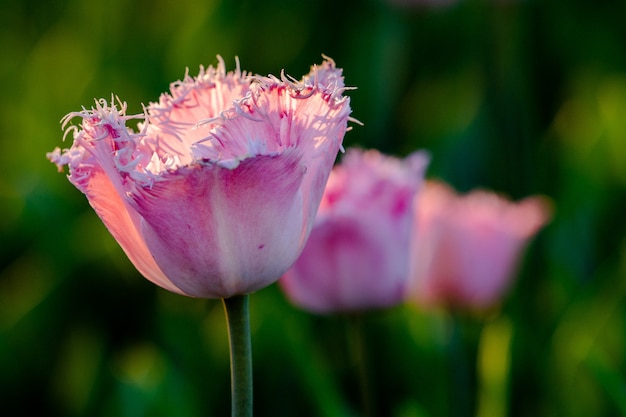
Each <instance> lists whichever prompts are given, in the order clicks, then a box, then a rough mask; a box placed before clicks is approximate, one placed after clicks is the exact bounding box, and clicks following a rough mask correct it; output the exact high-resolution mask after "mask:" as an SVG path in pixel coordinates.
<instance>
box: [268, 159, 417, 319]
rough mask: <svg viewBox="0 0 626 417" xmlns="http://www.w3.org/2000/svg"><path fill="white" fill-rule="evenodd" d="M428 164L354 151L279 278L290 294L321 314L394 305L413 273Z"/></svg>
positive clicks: (337, 172)
mask: <svg viewBox="0 0 626 417" xmlns="http://www.w3.org/2000/svg"><path fill="white" fill-rule="evenodd" d="M427 164H428V157H427V156H426V155H425V154H424V153H414V154H412V155H410V156H409V157H407V158H406V159H404V160H400V159H398V158H393V157H389V156H384V155H382V154H380V153H379V152H377V151H374V150H370V151H367V152H364V151H361V150H357V149H349V150H348V152H347V154H346V155H345V157H344V158H343V161H342V163H341V164H340V165H338V166H336V167H335V168H334V169H333V171H332V173H331V175H330V178H329V180H328V185H327V187H326V191H325V192H324V197H323V198H322V203H321V205H320V210H319V213H318V217H317V219H316V221H315V226H314V228H313V231H312V232H311V236H310V237H309V241H308V242H307V244H306V246H305V248H304V251H303V252H302V255H301V256H300V258H299V259H298V260H297V261H296V263H295V264H294V265H293V267H292V268H291V269H290V270H289V271H288V272H287V273H286V274H285V276H284V277H283V278H282V279H281V280H280V284H281V287H282V289H283V290H284V292H285V293H286V295H287V297H288V298H289V299H290V300H291V301H292V302H293V303H294V304H296V305H298V306H300V307H302V308H304V309H306V310H309V311H312V312H317V313H330V312H338V311H354V310H363V309H370V308H380V307H388V306H391V305H394V304H396V303H398V302H400V301H402V300H403V297H404V290H405V286H406V283H407V281H408V278H409V245H410V236H411V224H412V217H413V200H414V197H415V194H416V192H417V191H418V189H419V187H420V185H421V183H422V181H423V175H424V171H425V169H426V166H427Z"/></svg>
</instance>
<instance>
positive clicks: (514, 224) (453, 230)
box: [411, 181, 550, 309]
mask: <svg viewBox="0 0 626 417" xmlns="http://www.w3.org/2000/svg"><path fill="white" fill-rule="evenodd" d="M415 207H416V211H415V212H416V219H415V224H414V227H415V233H414V246H413V257H412V262H413V267H412V269H413V272H412V282H411V287H412V288H411V293H412V295H413V296H415V297H417V300H418V301H419V302H420V303H421V304H423V305H444V306H447V307H463V308H470V309H484V308H488V307H490V306H492V305H493V304H495V303H497V302H498V301H499V300H500V299H501V298H502V297H503V295H504V293H505V292H506V290H507V289H508V287H509V286H510V284H511V281H512V279H513V278H514V275H515V272H516V267H517V265H518V263H519V258H520V256H521V254H522V251H523V249H524V248H525V246H526V244H527V242H528V241H529V239H530V238H532V237H533V236H534V235H535V234H536V233H537V232H538V231H539V229H540V228H541V227H542V226H543V225H544V224H545V223H546V222H547V221H548V220H549V217H550V206H549V204H548V203H547V201H545V199H544V198H542V197H528V198H526V199H524V200H522V201H520V202H518V203H514V202H510V201H508V200H506V199H504V198H503V197H500V196H498V195H496V194H494V193H490V192H487V191H473V192H471V193H469V194H466V195H463V196H460V195H457V194H456V192H455V191H454V190H453V189H451V188H450V187H449V186H447V185H445V184H443V183H439V182H433V181H427V182H426V184H425V186H424V188H423V190H422V191H421V192H420V195H419V196H418V201H417V204H416V206H415Z"/></svg>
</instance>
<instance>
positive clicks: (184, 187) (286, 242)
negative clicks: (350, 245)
mask: <svg viewBox="0 0 626 417" xmlns="http://www.w3.org/2000/svg"><path fill="white" fill-rule="evenodd" d="M304 173H305V167H303V166H302V165H301V163H300V155H299V153H298V152H297V151H296V150H295V149H293V150H288V151H286V152H284V153H282V154H279V155H265V156H256V157H251V158H248V159H245V160H243V161H241V162H240V163H239V164H238V165H237V166H236V167H235V168H233V169H229V168H224V167H222V166H219V165H216V164H213V163H206V164H196V165H193V166H190V167H184V168H181V169H179V170H178V171H175V172H172V173H169V174H166V175H164V181H159V182H157V183H155V184H154V186H153V187H152V188H142V189H138V190H137V191H136V192H135V193H134V194H133V196H132V198H133V201H134V206H135V207H136V209H137V211H138V212H139V213H140V214H141V215H142V217H143V218H144V219H145V221H144V222H143V223H142V233H143V235H144V237H145V239H146V242H147V245H148V247H149V249H150V251H151V253H152V254H153V256H154V258H155V259H156V260H157V263H158V264H159V266H160V267H161V269H162V270H163V271H164V272H165V274H166V275H167V276H168V277H169V278H170V279H171V280H172V282H174V283H175V285H176V286H178V287H179V288H181V289H182V290H183V291H184V292H185V293H187V294H189V295H192V296H198V297H205V298H224V297H230V296H232V295H234V294H243V293H249V292H252V291H255V290H257V289H260V288H263V287H264V286H267V285H269V284H271V283H272V282H274V281H276V280H277V279H278V278H279V277H280V276H281V275H282V274H283V273H284V272H285V271H286V270H287V269H288V268H289V267H290V266H291V264H292V263H293V262H294V261H295V259H296V258H297V256H298V255H299V253H300V251H301V249H302V248H301V246H300V241H301V235H302V230H301V229H302V226H301V225H302V198H301V194H300V192H299V187H300V184H301V182H302V178H303V176H304ZM268 259H269V261H268Z"/></svg>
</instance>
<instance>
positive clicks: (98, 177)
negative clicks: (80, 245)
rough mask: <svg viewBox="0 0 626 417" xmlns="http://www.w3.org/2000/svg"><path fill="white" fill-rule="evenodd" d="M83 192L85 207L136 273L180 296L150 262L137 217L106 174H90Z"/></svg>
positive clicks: (177, 290) (150, 258) (179, 291)
mask: <svg viewBox="0 0 626 417" xmlns="http://www.w3.org/2000/svg"><path fill="white" fill-rule="evenodd" d="M84 192H85V194H86V195H87V198H88V200H89V204H90V205H91V206H92V207H93V209H94V210H95V211H96V213H97V214H98V216H99V217H100V219H101V220H102V222H103V223H104V225H105V226H106V227H107V229H108V230H109V232H110V233H111V235H113V237H114V238H115V240H117V242H118V243H119V245H120V246H121V247H122V249H123V250H124V252H125V253H126V255H127V256H128V258H129V259H130V261H131V262H132V263H133V264H134V265H135V267H136V268H137V270H138V271H139V272H140V273H141V274H142V275H143V276H145V277H146V278H147V279H149V280H150V281H152V282H153V283H155V284H157V285H159V286H160V287H163V288H165V289H167V290H169V291H172V292H175V293H178V294H183V292H182V291H181V290H180V289H179V288H177V287H176V286H175V285H174V284H172V282H171V281H170V280H168V279H167V277H166V276H165V274H163V272H162V271H161V269H160V268H159V266H158V265H157V264H156V262H154V259H153V258H152V255H151V254H150V251H149V250H148V247H147V246H146V242H145V241H144V240H143V237H142V236H141V234H140V233H139V225H140V224H141V220H140V218H139V216H138V215H137V213H136V212H135V211H134V210H133V209H131V208H130V207H128V205H127V203H125V202H124V201H123V200H122V199H121V198H120V196H119V194H118V193H117V190H116V189H115V187H114V186H113V183H111V181H110V180H109V178H108V177H107V175H106V174H105V173H104V172H102V171H99V172H98V171H95V172H92V173H91V175H90V177H89V182H88V183H87V184H86V187H85V189H84Z"/></svg>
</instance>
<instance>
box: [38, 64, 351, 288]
mask: <svg viewBox="0 0 626 417" xmlns="http://www.w3.org/2000/svg"><path fill="white" fill-rule="evenodd" d="M344 90H345V87H344V84H343V77H342V75H341V70H340V69H337V68H336V67H335V64H334V62H333V61H332V60H330V59H326V60H325V61H324V63H323V64H322V65H321V66H317V67H313V68H312V69H311V72H310V74H308V75H307V76H306V77H305V78H304V79H303V80H302V82H296V81H292V80H288V79H287V78H286V77H284V76H283V78H282V79H277V78H275V77H272V76H269V77H257V76H250V75H248V74H246V73H245V72H241V71H240V69H239V68H237V69H236V71H234V72H228V73H227V72H226V70H225V66H224V62H223V61H222V60H221V59H220V62H219V64H218V66H217V67H216V68H213V67H209V68H208V69H206V70H204V69H203V68H201V70H200V74H199V75H198V76H197V77H195V78H191V77H189V76H188V75H187V76H185V78H184V80H183V81H178V82H175V83H173V84H172V85H171V88H170V93H169V94H168V93H165V94H163V95H161V97H160V100H159V102H158V103H152V104H150V105H149V106H148V107H147V108H146V110H145V115H137V116H127V115H126V105H125V103H121V102H120V103H118V104H115V103H114V102H110V103H108V102H106V101H105V100H100V101H98V102H97V103H96V106H95V107H94V108H92V109H91V110H83V111H81V112H76V113H70V114H69V115H68V116H67V117H66V118H65V120H64V126H66V125H67V124H69V123H70V121H71V119H73V118H75V117H79V118H81V119H82V121H81V124H80V126H70V127H69V128H68V130H67V132H71V131H73V137H74V143H73V144H72V146H71V147H70V148H69V149H67V150H64V151H61V150H59V149H58V148H57V149H56V150H55V151H54V152H52V153H50V154H49V158H50V159H51V160H52V161H53V162H55V163H56V164H57V165H58V166H59V169H62V167H63V166H64V165H68V166H69V179H70V181H71V182H72V183H73V184H74V185H75V186H76V187H78V188H79V189H80V190H81V191H82V192H83V193H85V195H86V196H87V198H88V199H89V203H90V204H91V206H92V207H93V208H94V209H95V211H96V212H97V213H98V215H99V216H100V218H101V219H102V221H103V222H104V224H105V225H106V226H107V228H108V229H109V231H110V232H111V234H112V235H113V236H114V237H115V238H116V239H117V241H118V243H119V244H120V245H121V246H122V248H123V249H124V251H125V252H126V254H127V255H128V257H129V258H130V260H131V261H132V262H133V264H134V265H135V266H136V267H137V269H138V270H139V271H140V272H141V273H142V274H143V275H144V276H145V277H146V278H148V279H149V280H151V281H152V282H154V283H156V284H158V285H160V286H161V287H163V288H166V289H168V290H170V291H173V292H177V293H181V294H185V295H190V296H194V297H205V298H227V297H230V296H232V295H235V294H245V293H249V292H252V291H255V290H258V289H260V288H263V287H265V286H267V285H269V284H271V283H272V282H274V281H276V280H277V279H278V278H279V277H280V276H281V275H282V274H283V273H284V272H285V270H286V269H287V268H289V266H290V265H291V264H292V263H293V261H294V260H295V259H296V257H297V256H298V255H299V254H300V251H301V250H302V247H303V245H304V242H305V241H306V238H307V236H308V233H309V230H310V228H311V226H312V223H313V219H314V217H315V213H316V210H317V207H318V204H319V201H320V198H321V195H322V192H323V188H324V185H325V183H326V179H327V177H328V175H329V172H330V169H331V167H332V164H333V162H334V160H335V157H336V155H337V152H338V150H339V148H340V147H341V141H342V139H343V135H344V133H345V131H346V124H347V121H348V115H349V113H350V106H349V100H348V98H346V97H344V96H342V93H343V91H344ZM130 119H144V121H143V123H140V124H139V131H137V132H136V131H134V130H133V129H132V128H130V127H128V126H127V122H128V121H129V120H130Z"/></svg>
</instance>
